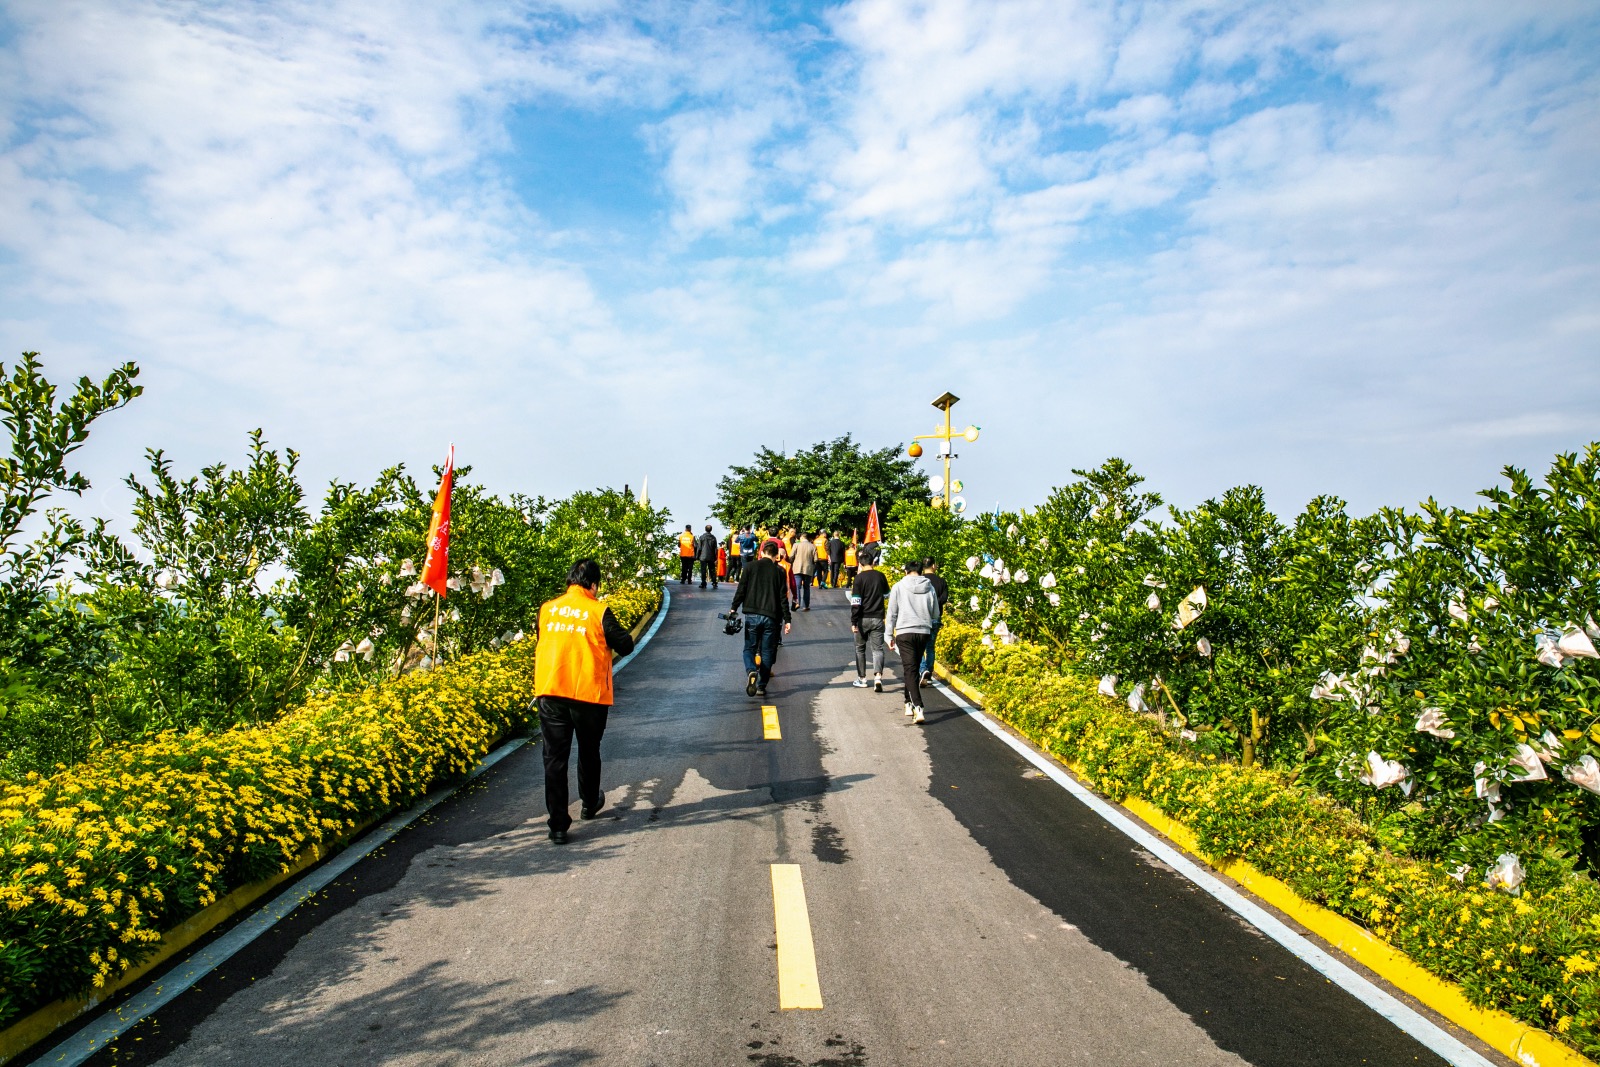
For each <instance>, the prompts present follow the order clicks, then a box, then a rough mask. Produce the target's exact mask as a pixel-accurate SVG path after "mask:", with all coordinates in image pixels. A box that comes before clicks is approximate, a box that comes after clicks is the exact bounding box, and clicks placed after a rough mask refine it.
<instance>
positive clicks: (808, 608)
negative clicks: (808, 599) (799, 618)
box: [800, 604, 811, 611]
mask: <svg viewBox="0 0 1600 1067" xmlns="http://www.w3.org/2000/svg"><path fill="white" fill-rule="evenodd" d="M800 610H801V611H810V610H811V605H810V604H807V605H806V606H805V607H803V608H801V609H800Z"/></svg>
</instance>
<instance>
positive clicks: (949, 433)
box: [909, 393, 978, 510]
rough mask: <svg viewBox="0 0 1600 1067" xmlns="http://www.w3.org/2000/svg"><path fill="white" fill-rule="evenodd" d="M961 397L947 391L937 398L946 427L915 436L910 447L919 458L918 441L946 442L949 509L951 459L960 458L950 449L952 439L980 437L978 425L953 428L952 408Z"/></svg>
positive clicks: (945, 468)
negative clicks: (951, 420) (961, 428)
mask: <svg viewBox="0 0 1600 1067" xmlns="http://www.w3.org/2000/svg"><path fill="white" fill-rule="evenodd" d="M960 399H961V398H960V397H959V396H956V395H955V394H954V393H945V394H944V395H942V396H941V397H939V399H937V400H935V401H934V402H933V406H934V407H936V408H938V409H939V410H940V411H942V412H944V429H943V430H934V431H933V433H924V434H918V435H917V436H915V437H913V438H912V439H911V448H910V449H909V451H910V453H911V458H912V459H917V458H918V457H920V456H921V455H922V446H921V445H919V444H917V442H918V441H943V442H944V449H943V458H944V507H945V508H946V509H947V510H948V509H949V507H950V491H951V490H950V461H951V460H952V459H959V458H960V457H959V456H957V455H955V454H954V453H952V452H951V451H950V443H951V442H952V441H954V440H956V439H957V438H963V439H965V440H967V441H976V440H977V439H978V427H976V426H968V427H967V428H966V429H965V430H959V431H958V430H955V429H953V428H952V427H951V423H950V409H951V408H953V407H955V406H956V403H957V402H958V401H959V400H960ZM934 503H935V505H937V504H938V503H939V501H937V500H935V501H934Z"/></svg>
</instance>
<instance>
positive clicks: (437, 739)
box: [0, 600, 632, 1025]
mask: <svg viewBox="0 0 1600 1067" xmlns="http://www.w3.org/2000/svg"><path fill="white" fill-rule="evenodd" d="M629 603H630V604H631V603H632V601H631V600H630V601H629ZM630 610H631V609H630ZM620 614H621V613H620V612H619V616H620ZM534 647H535V646H534V642H532V641H521V642H517V643H515V644H512V645H510V646H508V647H506V648H504V649H502V650H500V651H497V652H481V653H477V654H473V655H470V656H466V657H464V658H462V659H460V660H457V661H455V662H453V663H450V664H448V665H445V666H441V667H439V668H438V669H435V670H433V671H428V672H421V673H412V674H407V675H405V676H403V677H401V678H398V679H395V680H393V681H390V682H387V683H385V684H383V685H381V686H377V687H373V688H369V689H365V690H362V691H359V692H340V693H325V694H321V695H318V696H314V697H312V698H311V699H310V700H308V701H307V702H306V703H305V704H304V705H302V706H301V707H299V708H297V709H295V710H293V711H291V712H289V713H288V714H287V715H285V716H283V717H282V718H280V719H278V720H277V721H276V722H273V723H272V724H270V725H267V726H261V727H253V728H250V727H240V728H235V729H232V730H228V731H225V732H221V733H211V734H207V733H204V732H201V731H194V732H191V733H186V734H163V735H160V736H157V737H155V738H153V739H151V740H147V741H142V742H137V743H128V744H121V745H113V746H109V747H107V748H105V749H103V750H102V751H100V752H99V753H98V754H96V755H95V756H93V757H92V758H90V759H89V760H87V761H85V762H83V763H80V764H77V765H76V766H73V767H72V768H70V769H65V770H62V771H59V772H58V773H56V774H54V775H49V776H40V775H37V774H32V775H29V776H28V777H27V778H26V779H25V780H21V781H16V782H9V783H5V784H3V785H0V851H3V853H4V856H5V862H4V867H0V1025H5V1024H6V1023H8V1022H10V1021H12V1020H13V1019H15V1018H16V1017H17V1016H19V1015H21V1014H23V1013H25V1012H27V1011H30V1010H32V1009H33V1008H36V1007H38V1006H39V1005H41V1004H44V1003H47V1002H49V1001H51V1000H54V999H57V998H59V997H63V996H70V995H75V994H79V993H82V992H83V991H85V990H87V989H89V988H91V987H97V986H100V985H103V984H104V983H105V982H107V981H108V980H111V979H113V978H115V977H116V976H118V975H120V974H121V973H123V972H124V971H126V970H127V969H128V968H130V967H132V966H133V965H135V964H137V963H138V962H139V961H140V960H141V959H142V958H144V957H145V956H147V955H148V954H149V952H150V951H151V946H153V945H154V944H155V943H157V942H158V941H160V939H161V935H162V932H164V931H166V930H170V929H171V928H173V927H174V926H176V925H177V924H179V923H180V922H182V921H183V920H185V919H186V918H188V917H189V916H191V915H192V914H194V913H195V912H196V911H198V910H200V909H203V908H205V907H206V906H208V905H210V904H211V903H213V902H214V901H215V900H217V899H218V898H219V897H220V896H222V895H224V894H226V893H228V892H229V891H231V890H232V889H234V888H236V887H238V886H241V885H244V884H246V883H249V882H252V881H256V880H258V879H261V878H264V877H267V876H269V875H271V874H273V873H275V872H279V871H283V870H287V869H288V868H289V866H290V865H291V863H292V862H293V861H294V859H295V857H296V856H298V855H300V854H301V853H303V852H304V851H305V850H307V849H308V848H310V847H312V846H314V845H318V844H323V843H327V842H332V841H335V840H337V839H339V838H341V837H343V836H345V835H347V834H349V833H350V832H351V831H352V830H353V829H355V828H356V827H358V826H359V825H361V824H362V823H364V822H366V821H368V820H370V819H372V818H374V817H376V816H380V815H383V814H385V813H386V812H388V811H390V810H391V809H394V808H396V807H399V806H403V805H405V804H409V803H411V802H413V801H415V800H417V799H418V798H420V797H421V796H423V795H424V794H425V793H427V792H428V791H429V790H430V789H433V788H435V787H436V786H438V785H439V784H441V783H443V782H448V781H451V780H453V779H457V778H460V777H461V776H463V775H465V774H466V773H467V772H468V771H470V770H471V769H472V768H473V767H474V766H476V765H477V763H478V762H479V761H480V760H481V759H482V758H483V756H484V754H485V753H487V752H488V751H489V748H490V747H491V746H492V745H493V744H494V743H495V742H496V741H497V740H498V739H499V738H501V737H504V736H506V735H507V734H509V733H512V732H515V731H519V730H524V729H527V728H528V727H529V725H530V715H529V710H528V709H529V705H530V703H531V699H532V696H533V663H534Z"/></svg>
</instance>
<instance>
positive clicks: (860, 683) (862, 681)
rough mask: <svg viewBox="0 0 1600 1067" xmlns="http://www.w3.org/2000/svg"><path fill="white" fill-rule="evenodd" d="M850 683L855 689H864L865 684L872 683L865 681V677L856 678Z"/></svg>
mask: <svg viewBox="0 0 1600 1067" xmlns="http://www.w3.org/2000/svg"><path fill="white" fill-rule="evenodd" d="M850 684H851V685H853V686H855V687H856V688H857V689H865V688H867V686H869V685H871V684H872V683H871V682H869V681H867V680H866V679H865V678H857V679H856V680H855V681H853V682H851V683H850Z"/></svg>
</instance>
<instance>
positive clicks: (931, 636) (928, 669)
mask: <svg viewBox="0 0 1600 1067" xmlns="http://www.w3.org/2000/svg"><path fill="white" fill-rule="evenodd" d="M938 640H939V624H938V623H934V624H933V629H931V630H929V631H928V651H926V652H924V653H923V654H922V673H923V674H932V673H933V645H934V642H936V641H938Z"/></svg>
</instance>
